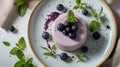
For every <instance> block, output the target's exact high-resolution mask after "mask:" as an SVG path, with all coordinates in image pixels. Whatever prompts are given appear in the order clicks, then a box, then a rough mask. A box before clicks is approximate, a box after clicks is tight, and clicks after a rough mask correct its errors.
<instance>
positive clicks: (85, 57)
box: [76, 54, 88, 63]
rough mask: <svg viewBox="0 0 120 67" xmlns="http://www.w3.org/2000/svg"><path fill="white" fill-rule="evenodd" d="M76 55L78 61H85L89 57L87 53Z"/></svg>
mask: <svg viewBox="0 0 120 67" xmlns="http://www.w3.org/2000/svg"><path fill="white" fill-rule="evenodd" d="M76 57H77V59H78V61H77V63H78V62H80V61H82V62H83V61H85V60H86V59H88V57H87V55H83V56H81V55H80V54H76Z"/></svg>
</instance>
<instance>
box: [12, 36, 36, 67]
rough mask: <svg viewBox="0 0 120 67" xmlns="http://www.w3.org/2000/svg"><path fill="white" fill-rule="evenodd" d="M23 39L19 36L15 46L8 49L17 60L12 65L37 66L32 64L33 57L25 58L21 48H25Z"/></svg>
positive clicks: (21, 66) (18, 66)
mask: <svg viewBox="0 0 120 67" xmlns="http://www.w3.org/2000/svg"><path fill="white" fill-rule="evenodd" d="M25 46H26V44H25V39H24V37H21V38H20V39H19V41H18V43H17V45H16V46H15V47H13V48H12V49H11V50H10V54H11V55H14V56H16V57H17V58H18V59H19V60H18V61H17V62H16V63H15V64H14V67H37V66H35V65H34V64H32V61H33V58H29V59H28V60H26V57H25V54H24V52H23V49H24V48H25Z"/></svg>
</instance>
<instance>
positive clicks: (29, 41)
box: [27, 0, 118, 67]
mask: <svg viewBox="0 0 120 67" xmlns="http://www.w3.org/2000/svg"><path fill="white" fill-rule="evenodd" d="M42 1H44V0H39V1H38V3H37V4H36V5H35V7H34V8H33V10H32V12H31V15H30V17H29V21H28V29H27V35H28V43H29V46H30V49H31V51H32V53H33V54H34V56H35V57H36V58H37V60H38V61H39V62H40V63H41V64H42V65H43V66H44V67H49V66H48V65H47V64H46V63H44V62H43V61H42V60H41V59H40V58H39V57H38V55H37V54H36V52H35V51H34V49H33V47H32V45H31V44H32V43H31V40H30V33H29V32H30V25H31V20H32V16H33V15H34V13H35V11H36V9H37V8H38V6H39V5H40V4H41V3H42ZM100 1H101V2H102V3H103V5H104V6H105V7H106V9H107V10H108V11H109V13H110V15H111V17H112V19H113V24H114V25H113V26H114V31H115V35H114V39H113V42H112V44H113V45H112V49H111V50H110V51H109V53H108V55H106V56H105V57H104V58H103V60H102V61H101V62H99V63H98V64H97V65H96V67H99V66H101V65H102V64H103V63H104V62H105V61H106V60H107V59H108V58H109V56H110V55H111V53H112V51H113V50H114V48H115V45H116V43H117V35H118V33H117V23H116V22H117V21H116V19H115V16H114V14H113V12H112V10H111V8H110V7H109V6H108V4H107V3H106V2H105V0H100Z"/></svg>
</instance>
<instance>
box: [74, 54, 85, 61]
mask: <svg viewBox="0 0 120 67" xmlns="http://www.w3.org/2000/svg"><path fill="white" fill-rule="evenodd" d="M76 57H77V58H78V60H79V61H84V60H83V59H82V57H81V56H80V55H79V54H76Z"/></svg>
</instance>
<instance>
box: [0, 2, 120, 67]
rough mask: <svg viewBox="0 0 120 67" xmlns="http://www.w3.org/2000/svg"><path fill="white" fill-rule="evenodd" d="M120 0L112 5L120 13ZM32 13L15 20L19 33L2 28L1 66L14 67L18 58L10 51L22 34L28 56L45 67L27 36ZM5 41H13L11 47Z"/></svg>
mask: <svg viewBox="0 0 120 67" xmlns="http://www.w3.org/2000/svg"><path fill="white" fill-rule="evenodd" d="M119 6H120V0H116V1H115V3H114V4H112V5H111V7H112V9H113V10H115V11H116V12H118V13H119V14H120V7H119ZM30 14H31V10H29V9H28V10H27V13H26V15H25V16H24V17H19V16H18V17H17V18H16V19H15V21H14V22H13V24H12V25H13V26H15V27H16V28H17V29H18V33H17V34H14V33H11V32H6V31H4V30H2V29H0V67H13V65H14V63H15V62H16V61H17V60H18V59H17V58H16V57H15V56H12V55H10V54H9V51H10V50H11V48H12V47H14V46H15V44H16V43H17V41H18V39H19V38H20V37H21V36H24V37H25V40H26V44H27V47H26V49H25V51H24V53H25V55H26V57H27V58H30V57H33V58H34V61H33V63H34V64H35V65H37V66H38V67H43V66H42V65H41V64H40V63H39V62H38V60H37V59H36V58H35V56H34V55H33V53H32V52H31V51H30V49H29V43H28V37H27V27H28V20H29V16H30ZM3 41H9V42H10V43H11V46H10V47H6V46H4V45H3V43H2V42H3Z"/></svg>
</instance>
